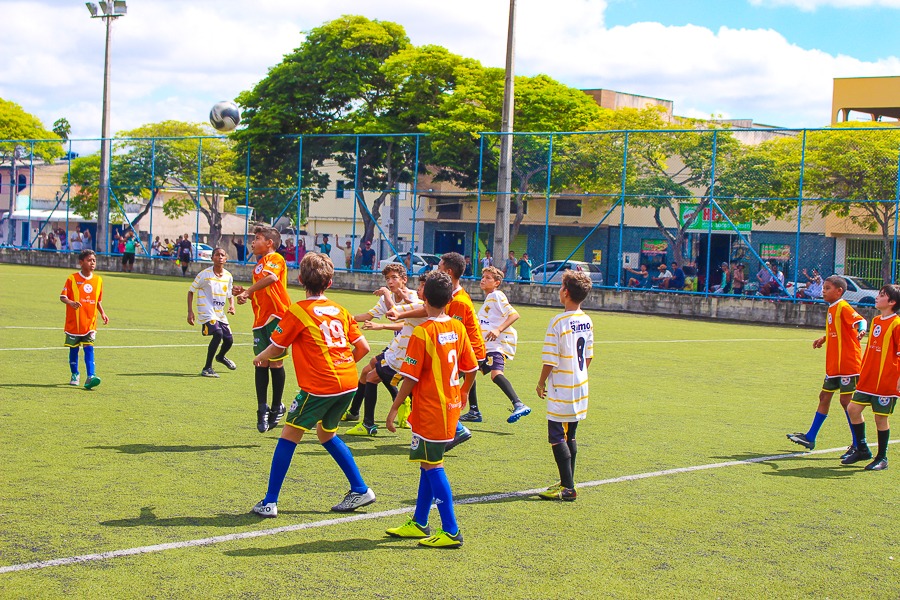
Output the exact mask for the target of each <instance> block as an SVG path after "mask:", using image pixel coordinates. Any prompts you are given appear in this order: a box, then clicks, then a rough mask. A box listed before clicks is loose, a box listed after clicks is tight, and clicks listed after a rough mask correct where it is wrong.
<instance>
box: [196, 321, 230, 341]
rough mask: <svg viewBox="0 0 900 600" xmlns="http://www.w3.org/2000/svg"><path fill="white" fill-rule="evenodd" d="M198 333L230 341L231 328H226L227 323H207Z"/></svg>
mask: <svg viewBox="0 0 900 600" xmlns="http://www.w3.org/2000/svg"><path fill="white" fill-rule="evenodd" d="M200 333H201V334H202V335H215V336H221V337H222V339H224V340H230V339H232V335H231V327H229V326H228V323H222V322H221V321H209V322H208V323H204V324H203V328H202V329H201V330H200Z"/></svg>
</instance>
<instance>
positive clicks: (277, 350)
mask: <svg viewBox="0 0 900 600" xmlns="http://www.w3.org/2000/svg"><path fill="white" fill-rule="evenodd" d="M283 353H284V348H282V347H281V346H279V345H278V344H275V343H271V344H269V347H268V348H266V349H265V350H263V351H262V352H260V353H259V354H257V355H256V356H255V357H254V358H253V366H256V367H261V366H263V365H264V364H267V363H268V362H269V361H270V360H271V359H273V358H275V357H276V356H279V355H281V354H283Z"/></svg>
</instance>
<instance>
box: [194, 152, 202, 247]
mask: <svg viewBox="0 0 900 600" xmlns="http://www.w3.org/2000/svg"><path fill="white" fill-rule="evenodd" d="M202 176H203V138H199V139H198V140H197V205H196V206H195V207H194V210H195V211H196V213H197V223H196V225H195V226H194V260H195V261H196V260H197V259H198V258H200V193H201V192H202V190H203V188H202V184H201V181H200V178H201V177H202Z"/></svg>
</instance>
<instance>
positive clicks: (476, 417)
mask: <svg viewBox="0 0 900 600" xmlns="http://www.w3.org/2000/svg"><path fill="white" fill-rule="evenodd" d="M459 420H460V421H462V422H464V423H481V422H482V421H483V420H484V419H483V418H482V417H481V411H480V410H470V411H469V412H467V413H466V414H464V415H462V416H460V417H459Z"/></svg>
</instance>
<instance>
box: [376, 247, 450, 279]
mask: <svg viewBox="0 0 900 600" xmlns="http://www.w3.org/2000/svg"><path fill="white" fill-rule="evenodd" d="M407 254H408V253H407V252H403V253H401V254H395V255H393V256H391V257H390V258H385V259H384V260H382V261H380V262H379V263H378V270H379V271H381V270H382V269H384V268H385V267H386V266H388V265H390V264H393V263H397V264H401V265H405V264H406V255H407ZM439 262H441V257H440V256H438V255H437V254H421V253H418V252H413V253H412V269H411V271H412V272H413V273H415V274H418V273H420V272H423V273H425V272H428V271H434V270H435V269H437V266H438V263H439Z"/></svg>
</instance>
